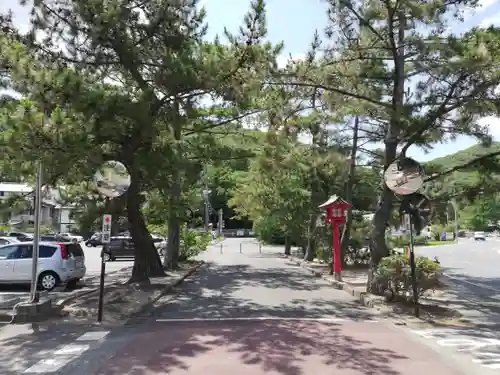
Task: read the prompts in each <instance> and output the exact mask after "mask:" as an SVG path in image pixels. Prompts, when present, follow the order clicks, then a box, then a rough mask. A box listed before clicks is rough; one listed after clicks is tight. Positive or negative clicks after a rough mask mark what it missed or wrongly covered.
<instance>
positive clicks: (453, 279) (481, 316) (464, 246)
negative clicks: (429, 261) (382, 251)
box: [415, 237, 500, 325]
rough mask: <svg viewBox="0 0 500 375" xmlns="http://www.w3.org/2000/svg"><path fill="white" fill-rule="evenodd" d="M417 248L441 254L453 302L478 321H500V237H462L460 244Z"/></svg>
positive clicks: (484, 322) (430, 255) (429, 255)
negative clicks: (481, 238) (476, 239)
mask: <svg viewBox="0 0 500 375" xmlns="http://www.w3.org/2000/svg"><path fill="white" fill-rule="evenodd" d="M415 251H416V253H417V255H424V256H427V257H434V256H437V257H438V259H439V261H440V263H441V266H442V267H443V270H444V275H445V278H444V282H445V283H446V284H448V285H449V290H450V293H449V299H450V301H448V303H449V304H452V305H453V307H454V308H457V309H459V310H461V311H462V312H463V313H464V314H465V317H466V318H469V319H470V320H472V321H474V322H476V323H480V324H485V325H487V324H492V325H499V324H500V267H499V266H500V239H498V238H496V237H488V238H487V239H486V241H475V240H473V239H459V242H458V244H452V245H443V246H429V247H417V248H416V249H415Z"/></svg>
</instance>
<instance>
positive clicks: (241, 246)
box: [240, 242, 243, 254]
mask: <svg viewBox="0 0 500 375" xmlns="http://www.w3.org/2000/svg"><path fill="white" fill-rule="evenodd" d="M242 252H243V243H241V242H240V254H241V253H242Z"/></svg>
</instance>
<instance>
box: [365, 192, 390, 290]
mask: <svg viewBox="0 0 500 375" xmlns="http://www.w3.org/2000/svg"><path fill="white" fill-rule="evenodd" d="M393 200H394V194H393V193H392V191H390V190H389V189H388V188H387V187H384V190H383V192H382V194H381V196H380V200H379V204H378V208H377V210H376V211H375V215H374V216H373V224H372V233H371V241H370V255H371V258H370V270H369V273H368V285H367V288H368V290H369V291H370V293H374V294H380V293H382V292H383V291H382V290H379V289H380V288H379V286H378V285H376V283H375V282H374V280H373V275H374V273H375V270H376V268H377V265H378V263H379V262H380V260H381V259H382V258H383V257H385V256H387V255H389V253H388V249H387V244H386V243H385V230H386V226H387V223H388V221H389V218H390V216H391V208H392V202H393Z"/></svg>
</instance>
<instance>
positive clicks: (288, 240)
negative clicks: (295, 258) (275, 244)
mask: <svg viewBox="0 0 500 375" xmlns="http://www.w3.org/2000/svg"><path fill="white" fill-rule="evenodd" d="M285 255H292V241H291V238H290V235H289V234H285Z"/></svg>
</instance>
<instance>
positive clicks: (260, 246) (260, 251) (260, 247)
mask: <svg viewBox="0 0 500 375" xmlns="http://www.w3.org/2000/svg"><path fill="white" fill-rule="evenodd" d="M259 253H260V254H262V244H261V243H260V242H259Z"/></svg>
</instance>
